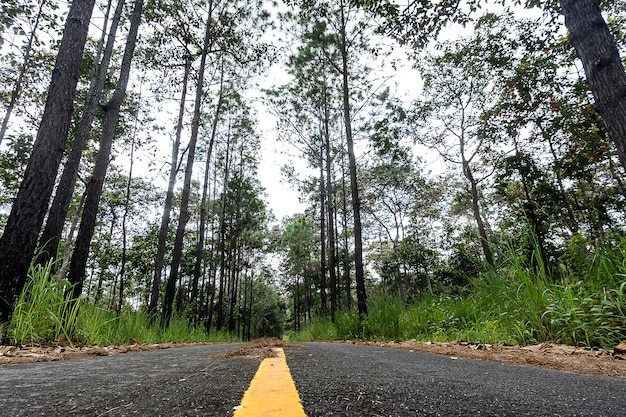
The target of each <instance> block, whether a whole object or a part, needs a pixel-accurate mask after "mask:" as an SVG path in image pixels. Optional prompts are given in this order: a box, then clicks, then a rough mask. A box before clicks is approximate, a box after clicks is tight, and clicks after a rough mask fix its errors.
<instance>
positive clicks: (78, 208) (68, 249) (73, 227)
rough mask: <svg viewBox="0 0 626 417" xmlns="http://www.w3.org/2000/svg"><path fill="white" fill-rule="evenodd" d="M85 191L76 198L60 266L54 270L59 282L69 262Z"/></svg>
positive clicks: (63, 276) (83, 203)
mask: <svg viewBox="0 0 626 417" xmlns="http://www.w3.org/2000/svg"><path fill="white" fill-rule="evenodd" d="M85 197H86V196H85V193H84V192H83V193H82V194H81V195H80V200H78V205H77V206H76V213H74V216H73V217H72V224H71V226H70V231H69V233H68V234H67V239H66V242H65V245H64V248H63V260H62V261H61V267H60V268H59V270H58V271H57V272H56V281H57V282H59V283H60V282H61V281H62V280H63V278H65V272H66V271H67V267H68V266H69V263H70V254H71V249H72V241H73V240H74V233H76V228H77V227H78V222H79V221H80V218H81V217H82V215H83V206H84V205H85Z"/></svg>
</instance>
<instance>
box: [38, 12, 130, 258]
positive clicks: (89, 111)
mask: <svg viewBox="0 0 626 417" xmlns="http://www.w3.org/2000/svg"><path fill="white" fill-rule="evenodd" d="M123 9H124V0H119V2H118V4H117V7H116V9H115V12H114V16H113V20H112V22H111V28H110V30H109V35H108V40H107V44H106V47H105V48H104V53H103V54H102V61H101V62H100V63H99V65H97V66H96V68H94V78H93V79H92V80H91V85H90V86H89V92H88V93H87V101H86V102H85V107H84V108H83V114H82V115H81V118H80V121H79V122H78V128H77V130H76V136H75V138H74V142H73V143H72V150H71V151H70V154H69V156H68V157H67V160H66V161H65V165H64V167H63V173H62V174H61V178H60V179H59V184H58V185H57V188H56V194H55V195H54V199H53V200H52V206H50V213H48V219H47V220H46V226H45V227H44V230H43V233H42V235H41V243H40V244H39V246H40V248H41V256H40V259H39V262H40V263H42V264H43V263H46V262H48V261H49V260H50V259H54V258H56V256H57V249H58V246H59V242H61V234H62V233H63V226H64V224H65V219H66V217H67V213H68V211H69V209H70V205H71V203H72V196H73V194H74V188H75V186H76V179H77V177H78V170H79V169H80V160H81V158H82V156H83V150H84V149H85V145H86V144H87V140H88V139H89V133H90V132H91V126H92V124H93V120H94V118H95V114H96V110H97V108H98V102H99V100H100V96H101V95H102V90H103V88H104V83H105V81H106V76H107V71H108V69H109V63H110V62H111V55H112V54H113V44H114V43H115V35H116V33H117V27H118V25H119V22H120V19H121V17H122V11H123Z"/></svg>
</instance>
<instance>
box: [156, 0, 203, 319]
mask: <svg viewBox="0 0 626 417" xmlns="http://www.w3.org/2000/svg"><path fill="white" fill-rule="evenodd" d="M212 9H213V4H212V2H209V12H208V18H207V22H206V29H205V32H204V41H203V43H202V56H201V58H200V69H199V71H198V84H197V86H196V100H195V104H194V113H193V120H192V122H191V137H190V139H189V146H188V149H187V165H186V166H185V179H184V183H183V190H182V197H181V202H180V216H179V220H178V228H177V229H176V238H175V240H174V249H173V251H172V265H171V266H170V276H169V277H168V280H167V285H166V288H165V300H164V302H163V325H164V327H167V326H168V325H169V323H170V319H171V317H172V304H173V302H174V296H175V294H176V280H177V279H178V270H179V268H180V262H181V259H182V254H183V238H184V236H185V226H186V225H187V219H188V217H189V193H190V190H191V175H192V173H193V161H194V158H195V155H196V144H197V142H198V131H199V129H200V114H201V111H202V96H203V92H204V72H205V69H206V60H207V56H208V54H209V41H210V39H211V28H212V12H213V10H212Z"/></svg>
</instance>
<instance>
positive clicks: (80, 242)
mask: <svg viewBox="0 0 626 417" xmlns="http://www.w3.org/2000/svg"><path fill="white" fill-rule="evenodd" d="M142 13H143V0H135V4H134V8H133V14H132V17H131V21H130V28H129V30H128V36H127V38H126V47H125V49H124V56H123V58H122V65H121V68H120V75H119V80H118V82H117V87H116V88H115V91H114V92H113V95H112V96H111V99H110V100H109V101H108V102H107V103H106V104H105V105H104V106H102V108H103V110H104V112H105V114H104V123H103V127H102V138H101V139H100V149H99V150H98V155H97V156H96V164H95V166H94V170H93V174H92V177H91V180H90V181H89V183H88V184H87V197H86V198H85V207H84V208H83V217H82V220H81V222H80V229H79V230H78V237H77V238H76V246H75V247H74V253H73V254H72V260H71V262H70V269H69V277H68V279H69V281H70V283H71V284H72V285H73V286H74V287H73V290H72V294H73V297H74V298H78V297H79V296H80V295H81V293H82V290H83V283H84V280H85V270H86V268H87V259H88V257H89V247H90V244H91V238H92V237H93V232H94V228H95V224H96V217H97V215H98V206H99V205H100V197H101V196H102V188H103V186H104V179H105V177H106V171H107V168H108V166H109V163H110V155H111V148H112V146H113V139H114V138H115V128H116V127H117V121H118V118H119V114H120V108H121V106H122V102H123V101H124V97H125V96H126V87H127V85H128V79H129V76H130V67H131V63H132V59H133V55H134V54H135V45H136V42H137V33H138V30H139V25H140V23H141V15H142Z"/></svg>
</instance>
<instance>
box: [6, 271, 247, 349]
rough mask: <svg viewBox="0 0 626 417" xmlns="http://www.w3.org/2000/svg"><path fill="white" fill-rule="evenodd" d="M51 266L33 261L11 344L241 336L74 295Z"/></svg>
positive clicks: (10, 329)
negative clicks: (164, 323) (164, 322)
mask: <svg viewBox="0 0 626 417" xmlns="http://www.w3.org/2000/svg"><path fill="white" fill-rule="evenodd" d="M51 265H52V263H51V262H49V263H48V264H47V265H46V266H41V265H38V264H34V265H31V268H30V270H29V280H28V283H27V286H26V287H25V288H24V290H23V291H22V294H21V296H20V298H19V302H18V304H17V307H16V308H15V312H14V314H13V317H12V320H11V323H10V325H9V326H8V327H7V328H6V332H2V333H3V334H5V339H6V342H8V343H9V344H12V345H16V346H19V345H28V346H33V345H49V344H55V343H61V344H68V345H80V346H83V345H97V346H111V345H129V344H134V343H140V344H153V343H167V342H177V343H188V342H225V341H237V340H240V339H239V338H238V337H237V336H236V335H231V334H230V333H228V332H227V331H219V332H216V331H214V332H212V333H211V334H207V332H206V330H205V329H204V328H201V327H199V326H198V327H194V326H190V324H189V321H188V320H187V319H186V318H182V317H174V318H173V319H172V320H171V321H170V324H169V326H167V328H164V327H163V326H161V323H159V321H158V320H151V319H150V316H149V314H148V313H147V312H146V311H138V310H134V309H132V308H124V309H122V310H121V311H119V312H117V311H112V310H111V309H110V308H106V307H105V306H96V305H94V304H90V303H87V302H85V301H84V300H83V299H82V298H78V299H74V298H71V295H70V294H71V291H68V289H69V288H71V286H70V285H69V283H68V282H67V281H65V280H64V281H57V280H56V279H55V278H54V276H53V275H51Z"/></svg>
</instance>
